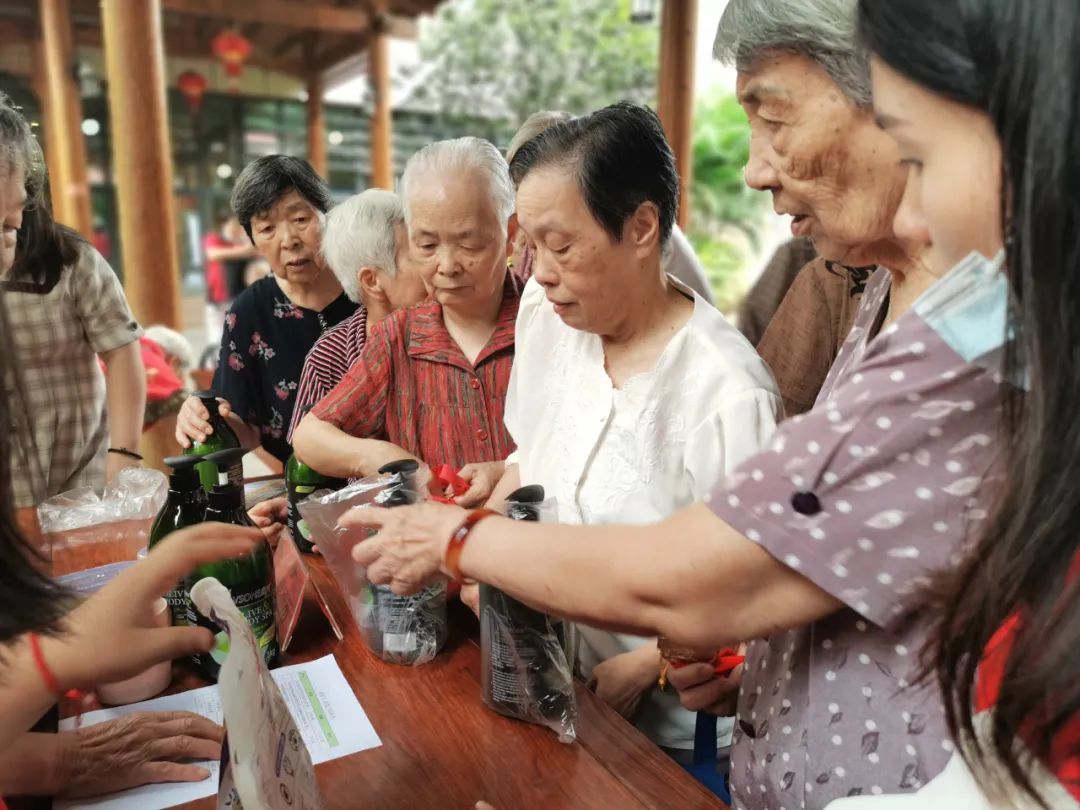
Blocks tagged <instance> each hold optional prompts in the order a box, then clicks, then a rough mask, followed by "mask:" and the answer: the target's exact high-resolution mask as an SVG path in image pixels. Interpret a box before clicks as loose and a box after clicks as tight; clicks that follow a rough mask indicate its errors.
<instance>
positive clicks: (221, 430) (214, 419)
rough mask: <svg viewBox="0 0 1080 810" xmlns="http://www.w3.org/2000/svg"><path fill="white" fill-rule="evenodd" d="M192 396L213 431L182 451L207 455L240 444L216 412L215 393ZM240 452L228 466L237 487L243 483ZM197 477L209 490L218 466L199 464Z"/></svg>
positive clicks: (214, 481) (187, 453) (209, 392)
mask: <svg viewBox="0 0 1080 810" xmlns="http://www.w3.org/2000/svg"><path fill="white" fill-rule="evenodd" d="M193 396H196V397H198V398H199V400H200V401H201V402H202V404H203V407H204V408H206V411H207V413H209V414H210V426H211V427H212V428H213V429H214V432H213V433H211V434H210V435H209V436H207V437H206V441H205V442H193V443H192V445H191V447H189V448H188V449H187V450H185V451H184V454H185V455H188V456H204V457H205V456H208V455H210V454H211V453H217V452H218V451H220V450H231V449H233V448H237V447H239V446H240V439H239V438H238V437H237V435H236V431H234V430H233V429H232V428H231V427H230V426H229V423H228V422H227V421H226V420H225V417H224V416H222V415H221V414H220V413H218V405H220V403H219V402H218V399H217V394H216V393H214V392H213V391H196V392H195V393H194V395H193ZM242 457H243V454H242V453H241V454H240V456H239V457H237V460H236V461H235V462H233V463H232V464H231V465H230V466H229V467H228V473H229V480H230V481H231V482H232V483H234V484H236V486H238V487H243V485H244V465H243V463H242V462H241V461H240V458H242ZM197 469H198V470H199V478H200V479H202V485H203V489H205V490H206V491H207V492H210V490H212V489H213V488H214V486H215V485H216V484H217V482H218V468H217V467H216V466H215V465H214V464H213V463H212V462H204V463H202V464H199V466H198V468H197Z"/></svg>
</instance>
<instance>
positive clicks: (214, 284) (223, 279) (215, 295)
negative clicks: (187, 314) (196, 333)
mask: <svg viewBox="0 0 1080 810" xmlns="http://www.w3.org/2000/svg"><path fill="white" fill-rule="evenodd" d="M203 252H204V254H205V265H204V267H205V272H206V341H207V343H208V344H209V345H212V346H216V345H217V344H219V343H220V342H221V332H222V329H223V328H224V323H225V311H226V310H227V309H228V307H229V303H230V302H231V301H232V300H233V299H234V298H236V296H238V295H239V294H240V293H242V292H243V291H244V287H245V286H246V281H245V275H244V274H245V271H246V270H247V266H248V262H249V261H250V260H251V259H252V258H253V257H254V256H255V246H254V245H253V244H252V243H251V240H250V239H248V238H247V236H246V235H245V233H244V229H243V228H242V227H241V226H240V220H238V219H237V218H236V217H235V216H230V217H229V218H228V219H226V220H225V222H224V223H223V224H222V226H221V230H220V231H211V232H210V233H208V234H206V236H204V237H203Z"/></svg>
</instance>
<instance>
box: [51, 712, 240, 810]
mask: <svg viewBox="0 0 1080 810" xmlns="http://www.w3.org/2000/svg"><path fill="white" fill-rule="evenodd" d="M223 735H224V730H223V729H222V728H221V726H219V725H217V724H216V723H213V722H211V721H210V720H207V719H206V718H205V717H202V716H200V715H197V714H191V713H190V712H137V713H135V714H129V715H127V716H125V717H121V718H119V719H117V720H109V721H107V722H105V723H98V724H96V725H93V726H86V727H85V728H81V729H79V730H78V731H66V732H61V733H60V735H59V737H58V741H62V747H61V749H60V754H59V756H58V758H57V759H58V761H57V771H58V784H59V786H60V789H59V794H58V795H60V796H62V797H64V798H86V797H89V796H100V795H102V794H105V793H113V792H115V791H118V790H127V789H128V788H133V787H137V786H139V785H145V784H149V783H152V782H200V781H202V780H203V779H206V778H207V777H208V776H210V771H208V770H207V769H206V768H203V767H202V766H200V765H195V764H192V763H191V762H189V761H187V760H198V759H210V760H217V759H218V758H219V757H220V756H221V740H222V737H223Z"/></svg>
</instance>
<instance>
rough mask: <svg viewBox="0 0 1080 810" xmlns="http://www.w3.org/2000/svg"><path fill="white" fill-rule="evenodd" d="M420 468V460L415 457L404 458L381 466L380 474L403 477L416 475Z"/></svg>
mask: <svg viewBox="0 0 1080 810" xmlns="http://www.w3.org/2000/svg"><path fill="white" fill-rule="evenodd" d="M419 470H420V462H419V461H417V460H416V459H415V458H403V459H401V460H400V461H391V462H390V463H389V464H384V465H383V466H381V467H379V475H400V476H401V477H402V478H403V479H404V478H407V477H408V476H411V475H416V473H417V472H418V471H419Z"/></svg>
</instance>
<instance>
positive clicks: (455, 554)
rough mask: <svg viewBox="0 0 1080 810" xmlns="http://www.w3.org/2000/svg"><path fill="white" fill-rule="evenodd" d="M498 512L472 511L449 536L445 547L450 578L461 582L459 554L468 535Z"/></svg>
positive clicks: (489, 510)
mask: <svg viewBox="0 0 1080 810" xmlns="http://www.w3.org/2000/svg"><path fill="white" fill-rule="evenodd" d="M498 514H499V513H498V512H496V511H495V510H494V509H474V510H473V511H471V512H469V514H468V515H466V516H465V520H463V521H462V522H461V525H460V526H458V527H457V528H456V529H455V530H454V533H453V534H452V535H451V536H450V544H449V545H448V546H447V547H446V559H445V561H446V570H447V571H449V572H450V576H451V577H453V578H454V579H456V580H457V581H459V582H460V581H461V580H463V579H464V576H463V575H462V573H461V552H462V551H463V550H464V549H465V541H466V540H468V539H469V533H470V532H471V531H472V530H473V527H474V526H476V524H477V523H479V522H480V521H481V520H483V519H484V518H489V517H492V516H493V515H494V516H496V517H497V516H498Z"/></svg>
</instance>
